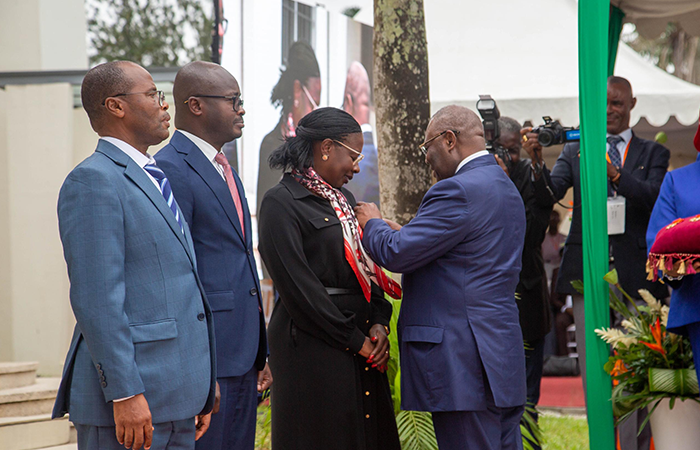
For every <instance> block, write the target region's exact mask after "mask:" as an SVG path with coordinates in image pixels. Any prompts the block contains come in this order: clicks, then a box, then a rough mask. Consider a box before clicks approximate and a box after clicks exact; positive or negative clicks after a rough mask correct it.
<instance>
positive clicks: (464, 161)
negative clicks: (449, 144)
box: [455, 150, 495, 175]
mask: <svg viewBox="0 0 700 450" xmlns="http://www.w3.org/2000/svg"><path fill="white" fill-rule="evenodd" d="M488 154H489V152H488V151H487V150H482V151H480V152H476V153H472V154H471V155H469V156H467V157H466V158H464V159H463V160H462V161H461V162H460V163H459V165H458V166H457V170H455V175H457V172H459V169H461V168H462V167H464V166H465V165H466V164H467V163H468V162H469V161H472V160H474V159H476V158H479V157H481V156H485V155H488ZM494 161H495V159H494Z"/></svg>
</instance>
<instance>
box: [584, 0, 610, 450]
mask: <svg viewBox="0 0 700 450" xmlns="http://www.w3.org/2000/svg"><path fill="white" fill-rule="evenodd" d="M578 6H579V19H578V20H579V27H578V30H579V31H578V32H579V44H578V45H579V113H580V116H581V164H580V167H581V219H582V225H583V285H584V289H585V314H586V363H587V364H586V369H587V370H586V374H587V383H588V385H587V389H586V394H587V406H588V427H589V431H588V433H589V436H590V448H592V449H596V450H608V449H609V450H612V449H613V448H614V430H613V416H612V406H611V404H610V396H611V382H610V377H609V376H608V375H607V374H606V373H605V372H604V371H603V365H604V364H605V362H606V361H607V360H608V356H609V353H608V346H607V345H606V344H605V343H604V342H603V341H602V340H601V339H599V338H598V337H597V336H596V335H595V332H594V331H593V330H595V329H596V328H600V327H608V326H610V314H609V306H608V285H607V283H606V282H605V281H604V280H603V276H604V275H605V274H606V273H607V271H608V258H609V248H608V235H607V206H606V199H607V179H606V163H605V161H606V160H605V132H606V103H607V100H606V97H607V76H606V74H607V70H608V67H607V64H608V22H609V13H610V1H609V0H579V4H578Z"/></svg>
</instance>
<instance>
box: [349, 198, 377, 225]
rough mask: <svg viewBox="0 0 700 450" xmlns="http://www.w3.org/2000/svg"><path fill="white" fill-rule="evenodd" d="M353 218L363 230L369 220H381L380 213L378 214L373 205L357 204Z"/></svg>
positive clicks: (375, 206)
mask: <svg viewBox="0 0 700 450" xmlns="http://www.w3.org/2000/svg"><path fill="white" fill-rule="evenodd" d="M355 216H356V217H357V221H358V222H359V223H360V227H362V228H364V227H365V224H366V223H367V222H368V221H369V220H370V219H381V218H382V213H381V212H379V208H377V205H375V204H374V203H365V202H357V206H355Z"/></svg>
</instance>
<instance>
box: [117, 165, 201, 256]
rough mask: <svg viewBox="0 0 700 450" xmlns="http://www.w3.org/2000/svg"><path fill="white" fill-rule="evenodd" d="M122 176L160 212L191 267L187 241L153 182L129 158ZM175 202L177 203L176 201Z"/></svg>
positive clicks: (190, 253) (190, 254)
mask: <svg viewBox="0 0 700 450" xmlns="http://www.w3.org/2000/svg"><path fill="white" fill-rule="evenodd" d="M124 175H126V176H127V177H128V178H129V179H131V181H133V182H134V184H136V185H137V186H138V187H139V188H140V189H141V190H142V191H143V193H144V194H146V196H147V197H148V198H149V199H150V200H151V202H152V203H153V205H154V206H155V207H156V209H158V212H160V214H161V215H162V216H163V218H164V219H165V221H166V222H167V223H168V225H169V226H170V229H171V230H173V233H175V235H176V236H177V239H178V240H179V241H180V243H181V244H182V246H183V247H184V248H185V251H186V252H187V256H188V257H189V258H190V261H191V262H192V265H194V264H195V263H194V258H193V255H192V252H191V250H190V246H189V244H188V243H187V240H186V239H185V235H184V234H183V233H182V230H181V229H180V224H179V223H177V220H175V215H174V214H173V212H172V210H171V209H170V208H169V207H168V203H167V202H166V201H165V198H163V194H161V192H160V191H159V190H158V188H157V187H156V186H155V185H154V184H153V181H151V179H150V178H149V177H148V175H146V172H144V170H143V169H142V168H141V167H139V165H138V164H136V162H134V160H132V159H131V158H129V161H128V162H127V164H126V169H125V170H124ZM175 200H176V201H177V199H175ZM180 216H182V212H180Z"/></svg>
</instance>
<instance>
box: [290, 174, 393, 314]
mask: <svg viewBox="0 0 700 450" xmlns="http://www.w3.org/2000/svg"><path fill="white" fill-rule="evenodd" d="M292 176H293V177H294V179H295V180H297V181H298V182H299V184H301V185H302V186H304V187H305V188H307V189H308V190H310V191H311V192H313V193H314V194H316V195H318V196H319V197H322V198H325V199H326V200H328V201H329V202H330V203H331V206H332V207H333V210H334V211H335V214H336V216H338V220H340V225H341V226H342V228H343V241H344V246H345V259H346V260H347V261H348V264H350V267H352V271H353V272H355V276H356V277H357V281H359V282H360V286H361V287H362V292H363V293H364V294H365V298H366V299H367V301H370V296H371V293H372V284H371V281H374V282H375V283H377V284H378V285H379V287H380V288H382V290H384V292H386V293H387V294H389V295H390V296H391V297H392V298H396V299H398V298H401V286H399V284H398V283H397V282H396V281H394V280H392V279H391V278H389V277H387V276H386V274H385V273H384V271H383V270H382V268H381V267H379V266H378V265H377V263H375V262H374V261H372V259H371V258H370V257H369V255H368V254H367V253H366V252H365V249H364V247H363V246H362V229H361V228H360V224H359V223H358V222H357V217H355V212H354V211H353V210H352V208H351V207H350V204H349V203H348V200H347V199H346V198H345V195H343V193H342V192H340V190H339V189H335V188H334V187H333V186H331V185H330V184H328V183H326V182H325V181H324V180H323V178H321V177H320V176H319V175H318V173H316V171H315V170H314V168H313V167H309V168H308V169H306V170H303V171H299V170H296V169H295V170H293V171H292ZM370 280H371V281H370Z"/></svg>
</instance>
